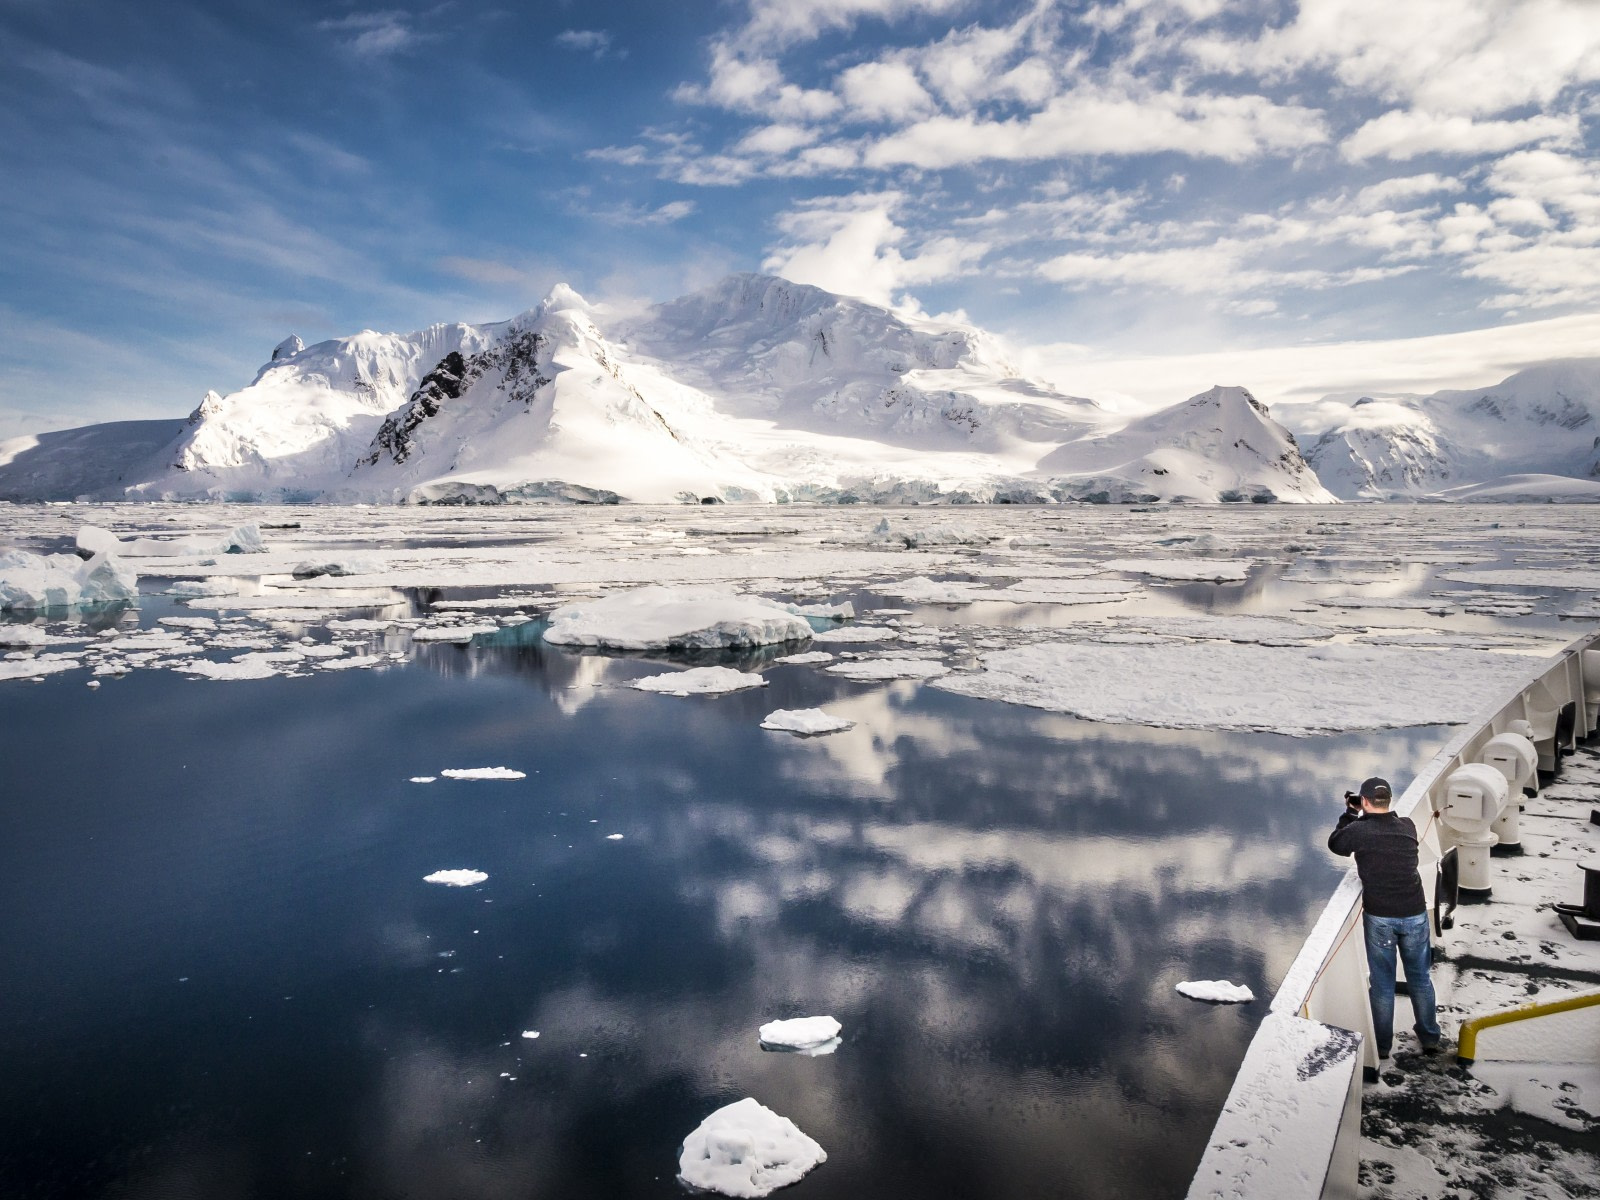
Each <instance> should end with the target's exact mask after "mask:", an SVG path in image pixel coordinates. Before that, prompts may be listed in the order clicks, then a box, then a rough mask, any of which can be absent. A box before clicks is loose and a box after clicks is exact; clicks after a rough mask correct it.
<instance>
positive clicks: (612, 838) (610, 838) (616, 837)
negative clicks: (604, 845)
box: [606, 833, 622, 842]
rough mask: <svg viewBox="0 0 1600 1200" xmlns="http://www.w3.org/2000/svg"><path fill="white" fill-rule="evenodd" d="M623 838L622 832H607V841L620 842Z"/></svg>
mask: <svg viewBox="0 0 1600 1200" xmlns="http://www.w3.org/2000/svg"><path fill="white" fill-rule="evenodd" d="M621 840H622V835H621V834H620V833H608V834H606V841H608V842H620V841H621Z"/></svg>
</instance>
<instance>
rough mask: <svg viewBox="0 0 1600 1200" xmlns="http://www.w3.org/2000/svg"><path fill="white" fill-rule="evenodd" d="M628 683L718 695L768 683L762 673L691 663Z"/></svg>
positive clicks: (650, 689) (688, 693)
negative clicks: (689, 665) (747, 672)
mask: <svg viewBox="0 0 1600 1200" xmlns="http://www.w3.org/2000/svg"><path fill="white" fill-rule="evenodd" d="M628 686H630V687H635V688H638V689H639V690H640V691H641V692H660V693H661V694H662V695H664V696H717V695H721V694H722V693H723V692H737V691H741V690H742V689H744V688H753V687H766V686H767V681H766V680H765V679H763V678H762V677H761V676H760V675H754V674H746V673H745V672H743V671H735V670H734V669H733V668H732V667H691V668H690V669H689V670H687V671H669V672H667V673H666V674H665V675H647V676H645V677H644V678H643V679H635V680H634V681H633V682H632V683H631V684H629V685H628Z"/></svg>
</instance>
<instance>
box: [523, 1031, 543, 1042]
mask: <svg viewBox="0 0 1600 1200" xmlns="http://www.w3.org/2000/svg"><path fill="white" fill-rule="evenodd" d="M522 1036H523V1037H525V1038H527V1039H528V1040H529V1041H530V1042H531V1041H533V1039H534V1038H536V1037H538V1036H539V1031H538V1030H537V1029H524V1030H523V1031H522Z"/></svg>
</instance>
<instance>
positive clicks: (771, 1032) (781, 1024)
mask: <svg viewBox="0 0 1600 1200" xmlns="http://www.w3.org/2000/svg"><path fill="white" fill-rule="evenodd" d="M841 1028H843V1027H842V1026H841V1025H840V1024H839V1022H838V1021H837V1020H835V1019H834V1018H833V1017H790V1018H789V1019H788V1020H785V1021H768V1022H767V1023H766V1024H765V1025H763V1026H761V1028H760V1029H758V1030H757V1031H756V1036H757V1037H758V1038H759V1039H760V1041H761V1044H762V1045H763V1046H770V1047H772V1048H774V1049H777V1050H814V1049H817V1048H818V1047H820V1046H824V1045H826V1044H827V1043H829V1042H837V1040H838V1038H839V1030H840V1029H841Z"/></svg>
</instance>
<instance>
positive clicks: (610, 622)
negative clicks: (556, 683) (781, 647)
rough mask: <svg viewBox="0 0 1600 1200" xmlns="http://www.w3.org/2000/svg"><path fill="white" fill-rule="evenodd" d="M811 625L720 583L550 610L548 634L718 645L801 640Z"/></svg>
mask: <svg viewBox="0 0 1600 1200" xmlns="http://www.w3.org/2000/svg"><path fill="white" fill-rule="evenodd" d="M810 636H811V625H810V623H809V622H807V621H806V619H805V618H804V617H802V616H798V615H796V614H795V613H792V612H790V611H788V609H786V608H785V607H784V606H783V605H781V604H778V603H776V602H774V601H772V600H766V599H763V598H762V597H760V596H741V595H738V594H737V593H735V592H732V591H730V590H727V589H724V588H716V587H668V586H665V585H660V584H652V585H647V586H645V587H639V588H634V589H632V590H631V591H627V592H619V593H617V594H616V595H613V596H605V597H602V598H601V599H599V600H585V601H580V602H579V603H576V604H568V605H565V606H564V607H562V608H558V609H556V610H555V611H554V612H553V613H551V614H550V628H548V629H547V630H545V634H544V638H545V641H547V642H553V643H555V644H556V645H558V646H593V647H603V648H607V649H613V650H677V649H683V650H712V649H721V648H729V647H733V648H738V647H747V646H770V645H777V644H781V643H783V642H801V641H805V640H806V639H808V638H809V637H810Z"/></svg>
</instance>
